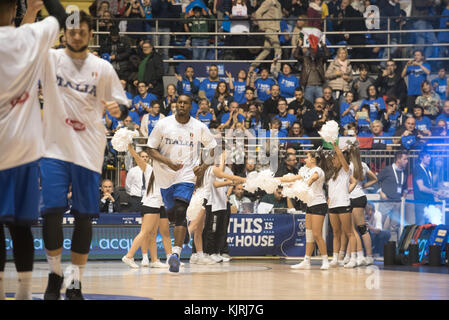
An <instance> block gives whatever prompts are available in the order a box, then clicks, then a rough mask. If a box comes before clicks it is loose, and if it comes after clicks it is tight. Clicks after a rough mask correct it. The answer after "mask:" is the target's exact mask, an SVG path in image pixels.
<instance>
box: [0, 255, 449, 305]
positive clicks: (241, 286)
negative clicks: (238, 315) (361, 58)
mask: <svg viewBox="0 0 449 320" xmlns="http://www.w3.org/2000/svg"><path fill="white" fill-rule="evenodd" d="M298 261H299V260H284V259H277V260H250V259H247V260H243V259H234V260H232V261H231V262H227V263H220V264H216V265H212V266H199V265H190V264H189V263H188V261H183V262H184V263H185V265H184V266H183V267H182V268H181V271H180V273H178V274H174V273H170V272H169V271H168V269H167V270H166V269H149V268H140V269H130V268H129V267H128V266H127V265H125V264H124V263H122V262H121V261H120V262H118V261H107V262H105V261H102V262H99V261H92V262H91V261H90V262H88V265H87V267H86V271H85V273H84V278H83V283H82V285H83V293H84V294H85V295H86V297H87V298H88V299H89V295H92V296H91V298H90V299H96V298H95V295H107V296H102V297H101V298H98V297H100V296H97V298H98V299H120V297H123V296H131V297H128V298H131V299H133V297H135V298H136V299H137V298H149V299H154V300H191V299H192V300H317V299H326V300H333V299H349V300H359V299H363V300H392V299H394V300H409V299H418V300H433V299H444V300H447V299H449V274H448V270H449V269H448V268H447V266H446V267H441V268H436V269H435V267H433V268H434V269H432V267H427V268H424V269H425V270H421V271H420V272H412V271H407V270H406V269H404V270H403V269H401V268H399V269H400V270H385V269H384V267H383V263H382V262H376V263H375V265H373V266H369V267H359V268H355V269H344V268H335V269H329V270H327V271H322V270H320V269H319V266H320V261H313V262H312V263H313V266H312V269H310V270H293V269H290V265H291V264H295V263H298ZM66 265H67V264H64V267H65V266H66ZM412 270H418V269H412ZM47 273H48V267H47V264H46V263H44V262H37V263H35V266H34V271H33V287H32V291H33V298H34V299H39V298H41V297H42V293H43V292H44V291H45V287H46V283H47ZM15 276H16V274H15V268H14V265H13V264H12V263H10V262H9V263H8V264H7V267H6V270H5V291H6V292H7V293H8V292H14V291H15V287H16V280H15Z"/></svg>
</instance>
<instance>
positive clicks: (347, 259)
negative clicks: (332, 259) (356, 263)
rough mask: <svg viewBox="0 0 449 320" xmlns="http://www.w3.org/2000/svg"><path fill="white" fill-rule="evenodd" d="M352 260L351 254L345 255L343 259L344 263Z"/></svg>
mask: <svg viewBox="0 0 449 320" xmlns="http://www.w3.org/2000/svg"><path fill="white" fill-rule="evenodd" d="M350 260H351V256H349V255H347V256H345V258H344V259H343V263H344V264H347V263H348V262H349V261H350Z"/></svg>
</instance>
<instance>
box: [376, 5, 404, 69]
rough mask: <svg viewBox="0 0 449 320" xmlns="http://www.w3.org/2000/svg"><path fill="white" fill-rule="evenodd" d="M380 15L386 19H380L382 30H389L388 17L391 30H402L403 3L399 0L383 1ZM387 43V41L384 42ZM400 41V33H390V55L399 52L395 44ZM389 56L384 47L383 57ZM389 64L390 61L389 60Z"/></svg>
mask: <svg viewBox="0 0 449 320" xmlns="http://www.w3.org/2000/svg"><path fill="white" fill-rule="evenodd" d="M379 7H380V16H381V17H383V18H384V19H381V20H380V27H381V29H382V30H387V28H388V20H387V19H386V18H389V20H390V30H394V31H397V30H400V23H401V19H400V16H401V5H400V3H399V0H392V1H383V2H382V3H381V4H380V5H379ZM384 43H385V42H384ZM399 43H400V38H399V34H397V33H392V34H390V44H391V45H392V47H391V48H390V49H389V50H390V56H391V57H393V56H395V53H396V52H397V49H398V47H396V46H395V45H397V44H399ZM387 57H388V49H387V48H385V49H384V54H383V58H384V59H385V58H387ZM387 64H388V62H387Z"/></svg>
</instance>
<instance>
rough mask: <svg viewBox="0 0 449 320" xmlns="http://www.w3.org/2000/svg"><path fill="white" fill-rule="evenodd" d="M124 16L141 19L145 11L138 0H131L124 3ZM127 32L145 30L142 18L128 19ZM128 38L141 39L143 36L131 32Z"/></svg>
mask: <svg viewBox="0 0 449 320" xmlns="http://www.w3.org/2000/svg"><path fill="white" fill-rule="evenodd" d="M124 16H125V18H129V19H143V18H145V12H144V11H143V7H142V4H141V3H140V1H139V0H131V1H130V2H128V3H127V4H126V8H125V13H124ZM126 31H127V32H145V25H144V21H143V20H128V21H127V24H126ZM129 37H130V38H132V39H134V41H138V40H139V39H143V38H144V36H143V35H142V34H137V35H136V34H131V35H129Z"/></svg>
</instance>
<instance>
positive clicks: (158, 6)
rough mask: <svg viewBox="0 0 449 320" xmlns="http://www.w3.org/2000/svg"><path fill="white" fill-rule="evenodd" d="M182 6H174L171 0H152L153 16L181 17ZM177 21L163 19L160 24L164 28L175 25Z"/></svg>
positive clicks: (155, 17)
mask: <svg viewBox="0 0 449 320" xmlns="http://www.w3.org/2000/svg"><path fill="white" fill-rule="evenodd" d="M180 7H181V6H174V5H172V4H171V1H167V0H152V1H151V8H152V10H153V18H154V19H157V18H179V17H180V15H181V12H180ZM175 24H176V23H175V21H162V20H159V22H158V26H159V27H162V28H170V29H172V26H174V25H175Z"/></svg>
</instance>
